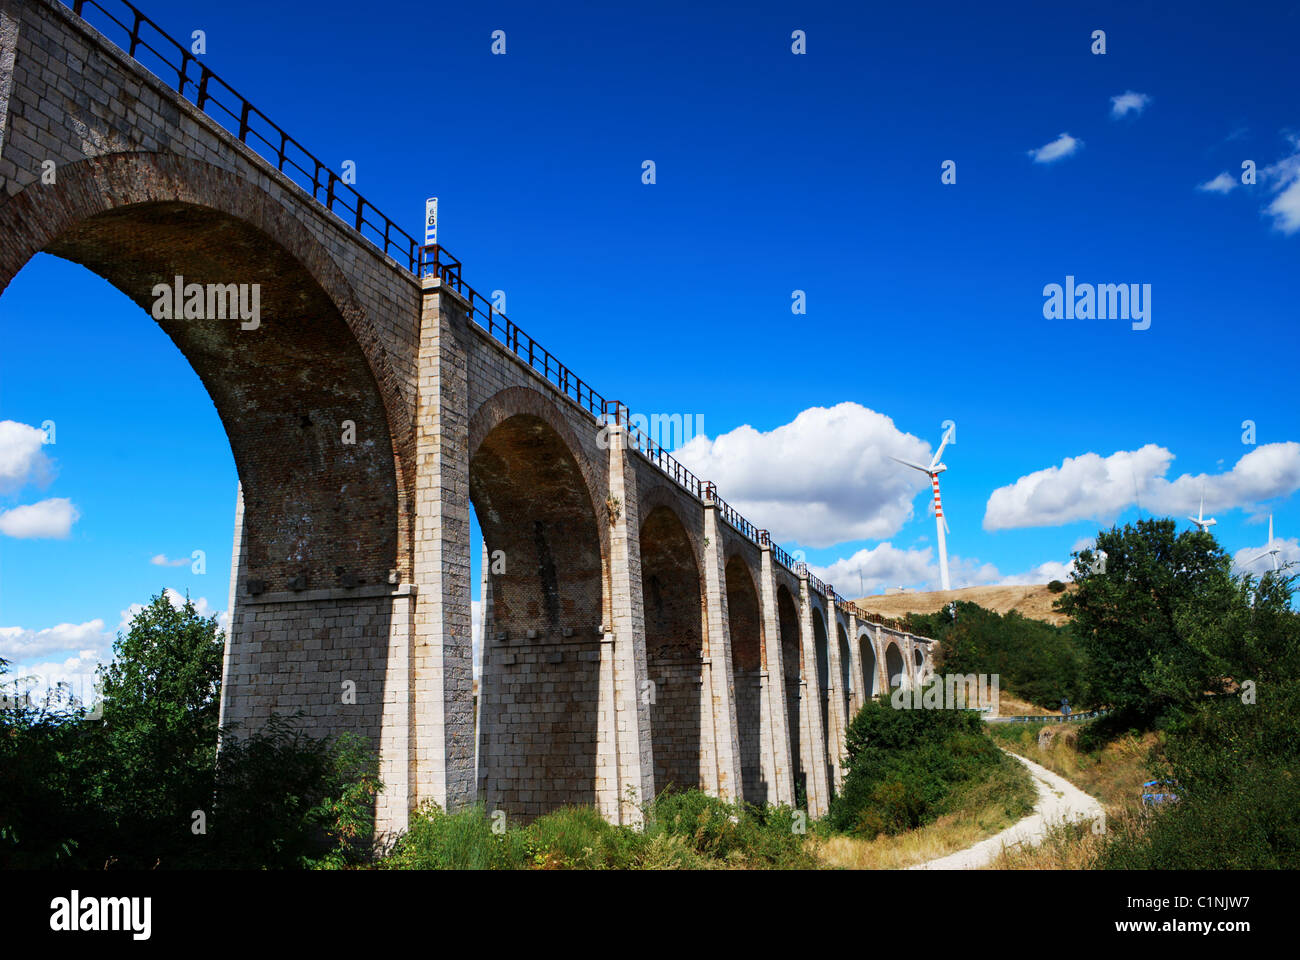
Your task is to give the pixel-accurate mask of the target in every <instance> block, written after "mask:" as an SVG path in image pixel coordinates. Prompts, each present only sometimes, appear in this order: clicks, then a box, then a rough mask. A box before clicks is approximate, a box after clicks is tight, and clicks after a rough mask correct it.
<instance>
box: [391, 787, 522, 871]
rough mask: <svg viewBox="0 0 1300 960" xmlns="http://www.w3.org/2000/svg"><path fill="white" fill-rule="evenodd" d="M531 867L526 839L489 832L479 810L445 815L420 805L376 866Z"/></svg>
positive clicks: (509, 831) (489, 826)
mask: <svg viewBox="0 0 1300 960" xmlns="http://www.w3.org/2000/svg"><path fill="white" fill-rule="evenodd" d="M530 862H531V851H530V850H529V848H528V837H527V835H526V834H525V833H524V831H522V830H519V829H507V830H505V831H504V832H502V833H493V832H492V823H491V821H490V820H489V819H488V818H487V816H486V815H485V813H484V811H483V808H482V807H478V806H475V807H467V808H465V809H464V810H458V811H456V812H455V813H447V812H445V811H444V810H443V809H442V808H441V807H439V806H438V805H437V804H434V803H426V804H424V805H423V806H421V807H419V808H418V809H417V810H415V811H414V812H413V813H412V814H411V820H410V825H409V826H408V828H407V830H406V832H405V833H404V834H402V836H401V837H399V838H398V839H397V841H396V843H395V844H394V845H393V849H392V852H391V853H390V854H389V855H388V857H387V858H385V860H384V861H383V862H382V864H381V865H382V866H384V867H387V868H389V869H395V870H512V869H519V868H522V867H526V866H528V865H529V864H530Z"/></svg>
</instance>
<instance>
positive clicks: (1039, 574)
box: [997, 560, 1074, 587]
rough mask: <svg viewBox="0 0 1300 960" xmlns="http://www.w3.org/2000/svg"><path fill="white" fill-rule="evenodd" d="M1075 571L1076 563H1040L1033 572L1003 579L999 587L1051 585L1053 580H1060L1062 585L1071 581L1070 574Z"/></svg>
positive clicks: (1029, 571)
mask: <svg viewBox="0 0 1300 960" xmlns="http://www.w3.org/2000/svg"><path fill="white" fill-rule="evenodd" d="M1073 570H1074V563H1073V561H1071V562H1070V563H1062V562H1061V561H1059V560H1048V561H1047V562H1046V563H1040V564H1039V565H1038V566H1036V567H1034V568H1033V569H1031V570H1026V571H1025V572H1024V573H1015V574H1012V575H1011V576H1009V577H1003V578H1002V579H1001V580H999V581H998V582H997V583H998V586H1002V587H1018V586H1028V585H1030V584H1035V583H1051V582H1052V581H1053V580H1060V581H1061V582H1062V583H1064V582H1066V581H1068V580H1069V579H1070V574H1071V572H1073Z"/></svg>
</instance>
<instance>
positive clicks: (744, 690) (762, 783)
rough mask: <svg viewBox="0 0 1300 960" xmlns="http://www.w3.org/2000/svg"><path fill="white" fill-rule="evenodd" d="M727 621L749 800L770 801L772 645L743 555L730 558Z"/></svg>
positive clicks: (742, 771) (743, 774)
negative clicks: (767, 698)
mask: <svg viewBox="0 0 1300 960" xmlns="http://www.w3.org/2000/svg"><path fill="white" fill-rule="evenodd" d="M725 574H726V579H727V620H728V628H729V630H730V633H731V666H732V671H733V673H734V677H735V684H736V736H737V739H738V740H739V746H740V778H741V783H742V785H743V788H744V799H745V800H746V801H747V802H749V803H754V804H758V805H760V806H761V805H764V804H766V803H767V802H768V799H769V796H770V792H771V785H770V784H769V783H768V782H767V781H766V780H765V779H764V777H763V762H762V745H763V744H764V743H765V742H767V738H766V737H765V736H764V731H765V729H766V725H767V723H768V718H767V716H766V715H765V714H764V711H763V675H764V674H765V673H766V672H767V649H766V647H765V645H764V643H763V620H762V616H761V614H760V612H759V603H758V586H757V584H756V583H755V580H754V574H753V571H752V570H751V569H750V566H749V564H748V563H746V562H745V560H744V558H743V557H741V556H740V555H739V554H733V555H732V556H731V557H730V558H728V560H727V563H726V567H725Z"/></svg>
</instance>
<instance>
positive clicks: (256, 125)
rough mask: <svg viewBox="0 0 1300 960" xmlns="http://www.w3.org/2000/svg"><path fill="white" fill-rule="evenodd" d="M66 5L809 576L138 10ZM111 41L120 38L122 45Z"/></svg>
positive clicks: (456, 268) (440, 259)
mask: <svg viewBox="0 0 1300 960" xmlns="http://www.w3.org/2000/svg"><path fill="white" fill-rule="evenodd" d="M62 2H63V4H64V5H65V6H67V7H69V8H70V9H71V10H72V12H73V13H75V14H76V15H77V16H78V17H80V18H81V19H82V20H83V21H85V22H86V23H87V24H89V25H90V26H92V27H94V28H95V29H96V30H98V31H99V32H100V33H101V34H102V35H103V36H104V38H105V39H107V40H108V41H109V42H110V43H112V44H113V45H114V46H115V47H117V48H118V49H119V50H121V51H122V52H124V53H125V54H126V55H127V56H129V57H130V58H131V59H133V60H135V61H136V62H137V63H139V64H140V66H142V67H143V68H144V69H145V70H147V71H149V72H150V73H152V74H153V75H154V76H155V77H157V78H158V80H159V81H160V82H162V83H164V84H167V85H169V86H170V87H171V88H172V89H174V90H175V91H176V92H177V93H178V94H179V95H180V96H181V97H183V98H185V99H186V100H188V101H189V102H191V103H193V104H194V106H195V107H197V108H198V109H199V111H200V112H201V113H203V114H205V115H206V116H208V117H210V118H211V119H212V120H213V121H214V122H216V123H217V124H219V125H220V126H222V127H223V128H225V129H226V130H227V131H228V132H229V133H231V134H233V135H234V136H235V137H237V138H238V139H239V142H240V143H242V144H244V145H245V146H246V147H248V148H249V149H250V150H252V151H253V152H254V153H256V154H257V155H258V156H259V157H261V158H262V159H263V160H265V161H266V162H267V163H271V164H274V166H275V168H276V170H278V171H279V172H280V173H281V174H283V175H284V176H285V177H287V178H288V179H289V180H290V182H292V183H293V184H294V185H295V186H297V187H298V188H299V189H301V190H302V191H303V192H304V193H305V194H307V195H309V196H310V197H311V198H312V200H314V201H315V202H316V203H317V204H319V205H320V206H322V207H324V208H325V210H326V211H328V212H329V213H331V214H333V215H334V216H335V217H336V218H337V219H338V220H339V221H340V222H341V223H343V224H344V225H345V226H346V227H350V228H351V229H352V230H354V231H355V232H356V233H357V234H358V235H360V236H361V237H363V238H364V239H366V240H367V241H369V242H370V243H372V244H373V245H374V246H375V247H377V248H378V249H379V250H380V251H382V252H383V253H384V254H385V255H386V256H389V257H391V258H392V259H393V260H394V261H395V262H396V263H397V264H398V265H399V266H403V267H404V268H405V269H406V270H407V271H409V272H410V273H413V274H415V275H416V276H437V277H438V278H439V279H440V280H441V282H443V283H445V284H447V285H448V286H450V287H452V288H453V289H454V290H455V291H456V292H457V293H459V294H460V295H461V296H462V297H464V298H465V300H466V301H467V302H468V303H469V305H470V313H471V316H472V317H473V319H474V320H475V321H476V322H477V323H478V324H479V325H480V326H482V327H484V328H485V329H486V330H487V331H488V333H489V334H490V335H492V336H493V337H494V338H495V339H497V340H498V341H500V342H501V343H502V344H503V345H504V346H505V347H506V348H507V349H508V350H510V352H511V353H513V354H514V355H515V356H516V357H517V358H519V359H520V360H521V361H523V362H525V363H527V364H528V366H529V367H530V368H531V369H533V370H536V371H538V372H539V373H540V374H541V375H542V376H543V377H544V378H545V379H546V380H547V381H548V382H550V383H551V384H553V385H554V386H555V387H556V388H557V389H559V390H560V391H561V392H562V393H563V394H564V395H565V396H567V397H569V398H570V399H572V400H573V401H575V402H576V403H577V404H578V405H579V406H580V407H581V408H582V409H584V410H586V411H587V413H588V414H590V415H591V416H592V417H594V418H596V420H597V421H598V422H600V423H602V424H604V423H608V422H609V417H610V416H611V414H612V416H613V418H614V422H615V423H618V424H620V425H623V426H626V427H627V429H628V434H629V437H630V439H631V441H632V442H631V444H630V445H631V446H632V447H633V449H635V450H637V451H638V452H639V453H641V455H642V456H644V457H645V458H646V460H648V461H649V462H650V463H652V464H654V465H655V466H656V467H657V468H658V469H659V470H660V471H661V472H663V473H664V474H665V475H667V476H668V477H669V478H671V479H672V480H673V481H674V482H675V483H677V484H678V485H679V486H680V487H682V488H683V489H684V490H686V492H688V493H689V494H691V495H692V496H694V497H696V498H697V499H700V500H704V499H712V500H713V501H714V502H715V503H716V504H717V505H718V507H719V509H720V510H721V511H722V515H723V517H724V518H725V519H726V521H727V522H728V523H729V524H731V525H732V526H733V527H735V529H736V530H737V531H739V532H740V533H741V534H742V535H743V536H745V537H746V538H748V539H749V540H751V541H753V542H754V543H756V544H759V545H760V546H770V547H771V548H772V558H773V559H774V560H775V561H776V562H777V563H779V564H780V565H781V566H783V567H785V568H786V569H788V570H791V571H795V572H799V571H797V570H796V567H801V568H802V570H803V571H806V570H807V565H806V564H802V563H798V564H797V563H796V562H795V561H794V559H793V558H792V557H791V556H790V554H789V553H787V552H786V551H785V550H783V549H782V548H781V547H780V546H779V545H777V544H775V543H772V542H771V538H770V537H769V536H768V534H767V531H765V530H758V529H756V528H755V527H754V525H753V524H752V523H750V521H749V520H747V519H746V518H745V517H744V516H742V515H741V514H740V513H739V512H738V511H736V510H735V509H734V508H732V507H731V505H730V504H728V503H727V502H726V501H725V500H723V499H721V498H720V497H719V496H718V495H717V490H716V488H715V487H714V485H713V484H712V483H702V482H701V481H700V479H699V478H698V477H696V476H695V474H693V473H692V472H691V471H690V470H688V469H687V468H686V467H684V466H683V465H682V464H681V463H680V462H679V461H678V460H677V459H676V458H674V457H673V456H672V455H671V454H669V453H668V451H667V450H666V449H665V448H664V447H663V446H662V445H661V444H659V443H656V442H655V441H653V440H651V439H650V438H649V437H647V436H646V435H645V434H644V433H643V432H642V431H641V430H639V429H637V428H636V427H635V426H633V425H632V424H631V423H630V422H628V417H627V416H626V409H627V408H626V407H624V406H623V405H622V404H620V403H618V402H617V401H609V400H606V399H605V398H604V397H603V396H601V395H600V394H599V393H597V392H596V391H595V390H594V389H593V388H592V387H591V385H590V384H588V383H586V382H585V381H584V380H583V379H582V378H581V377H578V376H576V375H574V373H573V372H572V371H571V370H570V369H569V368H568V367H566V366H565V365H564V364H562V363H560V361H559V360H558V359H556V358H555V356H554V355H552V354H551V352H550V351H548V350H546V349H545V348H544V347H542V346H541V345H540V344H539V343H538V342H537V341H536V340H534V339H533V338H532V337H530V336H529V335H528V334H526V333H525V332H524V331H523V330H521V329H520V328H519V327H518V326H517V325H516V324H515V323H514V322H513V321H512V320H510V319H509V318H508V317H506V316H505V314H502V313H499V312H498V311H497V310H496V309H495V308H494V307H493V306H492V304H491V302H489V301H488V300H486V299H484V298H483V296H482V295H480V294H479V293H478V291H476V290H475V289H474V288H473V287H471V286H470V285H469V284H468V283H466V282H465V280H464V278H463V277H462V275H461V262H460V260H458V259H457V258H456V257H454V256H452V255H451V254H450V253H448V252H447V251H446V250H445V249H444V248H443V247H441V246H440V245H438V244H431V245H428V246H425V245H422V244H420V243H419V242H418V241H417V240H416V239H415V237H413V236H411V234H409V233H407V232H406V231H405V230H403V229H402V228H401V227H399V226H398V225H397V223H396V222H395V221H394V220H392V219H391V218H389V217H388V216H386V215H385V214H384V213H383V212H382V211H380V210H379V208H378V207H376V206H375V205H374V204H373V203H371V202H370V201H369V200H367V199H366V198H365V197H363V196H362V195H361V194H360V193H358V192H357V191H356V190H355V189H354V188H353V187H352V186H351V185H350V184H348V183H346V182H344V180H343V179H342V177H340V176H339V175H338V174H337V173H335V172H334V171H333V170H331V169H330V168H329V167H328V166H327V165H326V164H325V163H324V161H322V160H321V159H320V158H319V157H317V156H316V155H315V154H313V153H312V152H311V151H309V150H308V149H307V148H306V147H304V146H303V145H302V144H301V143H300V142H299V141H297V140H296V139H294V138H293V137H291V136H290V135H289V134H288V133H287V132H286V131H285V130H284V129H283V128H282V127H280V126H279V125H278V124H276V123H275V122H274V121H273V120H271V118H270V117H268V116H267V115H266V114H265V113H263V112H262V111H261V110H259V109H258V108H257V107H255V106H253V104H252V103H251V102H250V101H249V100H248V98H247V97H244V96H243V95H242V94H240V93H239V91H238V90H236V89H235V88H234V87H233V86H231V85H230V84H229V83H228V82H226V81H225V80H223V79H222V78H221V77H220V76H219V75H218V74H217V73H216V72H214V71H213V70H211V69H210V68H209V67H208V66H207V65H206V64H204V63H203V62H202V61H201V60H200V59H199V58H198V57H197V56H196V55H195V54H194V53H192V52H191V51H190V50H189V48H187V47H186V46H184V45H183V44H181V43H180V42H178V41H177V40H175V39H173V38H172V37H171V36H170V35H169V34H168V33H167V32H166V31H165V30H163V29H162V27H160V26H158V24H157V23H155V22H154V21H153V20H151V19H150V18H149V17H148V16H146V15H145V14H144V13H143V12H141V11H140V9H139V8H137V7H136V6H135V5H134V4H132V3H130V2H128V0H62ZM116 38H123V39H124V42H119V40H118V39H116ZM809 583H810V584H812V585H813V589H815V590H817V591H818V592H819V593H822V594H823V595H824V594H825V593H826V586H825V584H823V583H822V582H821V581H820V580H818V579H817V578H816V577H814V576H812V575H811V574H809Z"/></svg>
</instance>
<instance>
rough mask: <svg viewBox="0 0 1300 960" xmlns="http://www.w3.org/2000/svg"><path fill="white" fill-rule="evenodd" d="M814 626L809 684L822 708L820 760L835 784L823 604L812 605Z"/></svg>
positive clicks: (828, 663)
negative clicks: (823, 753) (821, 751)
mask: <svg viewBox="0 0 1300 960" xmlns="http://www.w3.org/2000/svg"><path fill="white" fill-rule="evenodd" d="M812 628H813V665H814V667H815V668H816V671H817V676H816V677H814V678H812V682H810V683H809V684H808V687H809V688H810V689H811V690H814V691H815V693H813V694H812V695H813V696H815V697H816V698H817V699H816V700H815V701H814V702H815V703H816V704H817V707H818V708H819V709H820V710H821V718H822V748H823V750H824V752H825V756H823V757H821V758H819V760H820V762H822V763H823V764H825V766H826V782H827V783H828V784H833V783H834V782H835V777H834V772H833V770H832V764H831V749H832V747H831V742H832V737H833V736H834V731H833V729H832V726H831V689H830V681H831V662H830V657H831V650H830V639H829V637H828V636H827V633H826V617H825V616H824V615H823V613H822V609H821V606H820V605H818V604H815V603H814V604H813V605H812Z"/></svg>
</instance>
